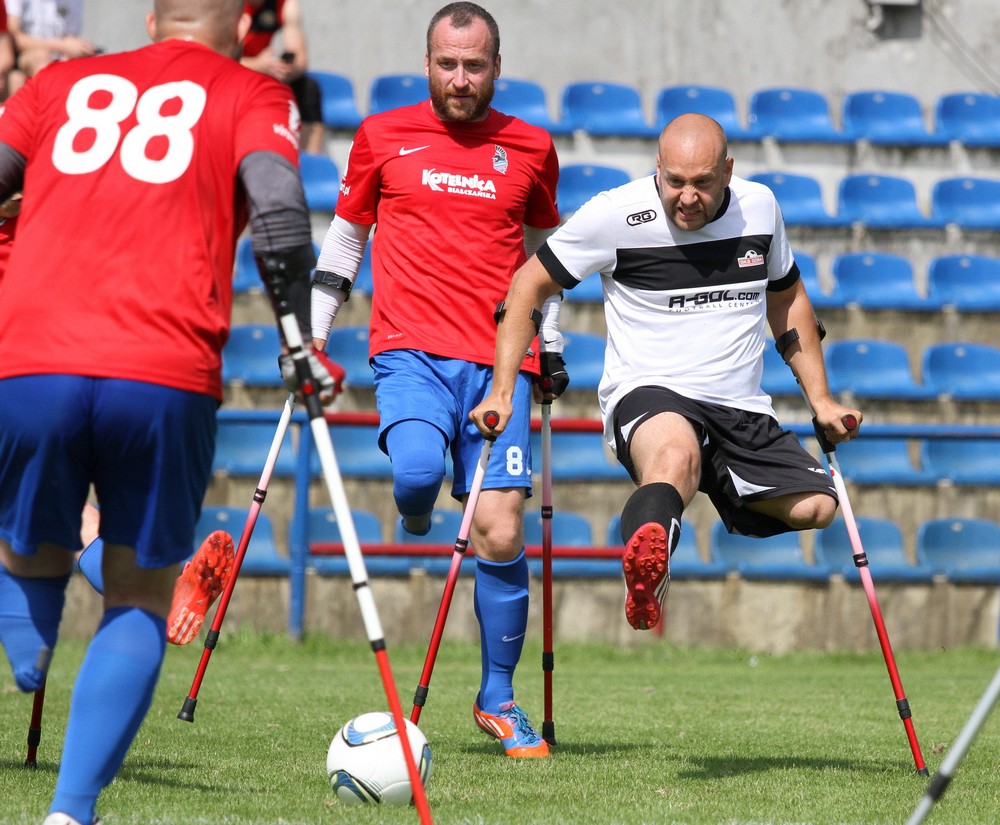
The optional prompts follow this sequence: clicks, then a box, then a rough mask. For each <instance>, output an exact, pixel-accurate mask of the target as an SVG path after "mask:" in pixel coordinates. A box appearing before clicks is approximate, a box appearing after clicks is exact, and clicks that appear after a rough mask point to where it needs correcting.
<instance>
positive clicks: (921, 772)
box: [917, 768, 931, 776]
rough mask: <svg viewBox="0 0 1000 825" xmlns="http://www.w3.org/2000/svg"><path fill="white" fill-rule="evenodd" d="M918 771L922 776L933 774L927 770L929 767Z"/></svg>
mask: <svg viewBox="0 0 1000 825" xmlns="http://www.w3.org/2000/svg"><path fill="white" fill-rule="evenodd" d="M917 773H918V774H920V776H930V775H931V773H930V771H929V770H927V768H921V769H920V770H918V771H917Z"/></svg>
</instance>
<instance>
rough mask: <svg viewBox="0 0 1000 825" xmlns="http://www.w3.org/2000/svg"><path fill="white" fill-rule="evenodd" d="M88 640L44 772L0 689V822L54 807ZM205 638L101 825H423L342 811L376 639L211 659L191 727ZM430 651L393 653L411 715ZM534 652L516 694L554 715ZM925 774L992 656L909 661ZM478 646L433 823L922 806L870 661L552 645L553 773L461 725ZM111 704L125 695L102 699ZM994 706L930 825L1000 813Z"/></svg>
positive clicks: (971, 701)
mask: <svg viewBox="0 0 1000 825" xmlns="http://www.w3.org/2000/svg"><path fill="white" fill-rule="evenodd" d="M83 650H84V645H83V643H80V642H73V641H66V642H61V643H60V647H59V649H58V651H57V655H56V658H55V661H54V663H53V667H52V671H51V674H50V679H49V687H48V695H47V697H46V708H45V719H44V723H43V733H42V743H41V747H40V750H39V766H38V769H37V770H36V771H28V770H26V769H24V768H22V767H21V766H22V764H23V761H24V754H25V737H26V731H27V725H28V719H29V716H30V709H31V699H30V697H28V696H24V695H21V694H18V693H17V692H16V691H15V690H14V689H13V687H12V680H11V677H10V673H9V670H7V669H6V665H5V667H4V670H3V673H2V676H0V692H2V694H3V696H2V701H0V720H2V722H0V822H2V823H4V824H5V825H6V823H16V824H17V825H22V823H25V824H26V823H30V824H31V825H37V823H38V822H39V821H41V819H42V816H43V815H44V813H45V811H46V810H47V807H48V803H49V800H50V798H51V794H52V789H53V786H54V783H55V778H56V765H57V761H58V757H59V752H60V748H61V743H62V738H63V733H64V729H65V719H66V715H67V712H68V705H69V694H70V690H71V680H72V678H73V676H74V674H75V673H76V670H77V667H78V666H79V662H80V659H81V658H82V655H83ZM201 651H202V648H201V642H200V641H196V642H195V643H194V644H192V645H191V646H189V647H186V648H170V649H169V650H168V655H167V659H166V661H165V663H164V669H163V675H162V678H161V681H160V685H159V688H158V691H157V694H156V698H155V700H154V703H153V707H152V710H151V711H150V715H149V717H148V718H147V720H146V723H145V724H144V726H143V728H142V730H141V731H140V732H139V736H138V738H137V740H136V743H135V745H134V746H133V748H132V750H131V752H130V754H129V757H128V759H127V760H126V762H125V765H124V768H123V770H122V771H121V773H120V775H119V777H118V778H117V779H116V780H115V782H113V783H112V784H111V786H110V787H109V788H108V789H107V790H106V791H105V792H104V794H103V795H102V797H101V799H100V800H99V803H98V811H99V812H100V813H101V815H102V816H103V817H104V820H105V822H106V825H125V823H129V825H133V824H135V825H138V824H139V823H142V824H143V825H159V824H160V823H162V824H163V825H167V823H170V824H171V825H172V824H173V823H192V824H193V823H213V824H214V823H233V824H234V825H235V824H237V823H238V824H239V825H249V824H250V823H296V824H298V823H303V824H304V823H316V825H320V823H322V825H329V823H346V824H347V825H354V823H402V822H406V823H413V822H416V821H417V816H416V812H415V811H414V810H413V809H412V808H409V809H408V808H390V807H384V808H374V807H371V808H349V807H346V806H344V805H341V804H339V803H337V802H336V801H335V800H334V797H333V793H332V791H331V789H330V786H329V783H328V782H327V779H326V773H325V757H326V749H327V746H328V744H329V741H330V739H331V737H332V736H333V733H334V732H335V731H336V730H337V728H338V727H339V726H340V725H341V724H342V723H343V722H344V721H346V720H347V719H348V718H349V717H351V716H355V715H357V714H359V713H362V712H364V711H368V710H378V709H384V708H385V707H386V702H385V696H384V694H383V692H382V687H381V683H380V681H379V679H378V671H377V669H376V667H375V661H374V656H373V655H372V652H371V650H370V648H369V647H368V645H367V644H364V643H359V642H334V641H330V640H327V639H323V638H309V639H307V641H305V642H304V643H302V644H294V643H292V642H289V641H287V640H285V639H284V638H281V637H261V636H254V635H250V634H244V633H242V632H234V633H233V634H231V635H229V636H227V635H226V634H225V633H223V638H222V641H221V643H220V645H219V647H218V648H217V649H216V651H215V653H214V654H213V656H212V659H211V663H210V665H209V667H208V671H207V673H206V676H205V681H204V683H203V685H202V688H201V691H200V694H199V701H198V707H197V710H196V713H195V722H194V724H187V723H184V722H181V721H179V720H178V719H177V718H176V716H177V712H178V710H180V707H181V704H182V702H183V700H184V697H185V696H187V693H188V691H189V689H190V686H191V680H192V678H193V676H194V672H195V668H196V666H197V662H198V657H199V656H200V655H201ZM423 653H424V651H423V649H422V648H419V647H416V646H410V647H399V648H397V649H392V648H390V651H389V654H390V658H391V661H392V664H393V669H394V671H395V675H396V679H397V685H398V688H399V693H400V695H401V697H402V702H403V707H404V712H408V711H409V708H410V700H411V698H412V691H413V688H414V687H415V685H416V682H417V679H418V677H419V674H420V668H421V665H422V662H423ZM540 660H541V652H540V648H539V646H538V645H537V644H536V645H534V646H531V645H529V646H528V647H527V648H526V650H525V655H524V658H523V660H522V665H521V668H520V669H519V672H518V680H517V684H516V687H517V689H518V699H519V702H520V703H521V704H522V705H524V706H525V707H526V708H527V709H528V710H529V712H530V713H531V716H532V719H533V720H534V721H535V723H536V725H539V726H540V725H541V721H542V699H541V688H542V678H541V668H540V666H539V665H537V664H536V663H539V662H540ZM897 662H898V665H899V668H900V672H901V675H902V678H903V683H904V685H905V687H906V689H907V695H908V697H909V699H910V702H911V705H912V707H913V712H914V726H915V728H916V731H917V734H918V735H919V737H920V742H921V747H922V748H923V753H924V757H925V759H926V761H927V765H928V767H929V769H930V771H931V773H933V772H934V771H936V770H937V768H938V767H939V766H940V764H941V761H942V759H943V758H944V754H945V752H946V748H947V746H948V745H950V744H951V743H952V742H953V741H954V738H955V737H956V735H957V734H958V732H959V730H961V728H962V725H964V724H965V722H966V720H967V719H968V717H969V714H970V713H971V711H972V708H973V707H974V706H975V703H976V702H977V701H978V700H979V698H980V696H981V695H982V693H983V691H984V690H985V688H986V686H987V684H988V683H989V680H990V678H991V677H992V675H993V673H994V671H995V669H996V667H997V664H998V657H997V654H996V652H995V651H983V650H941V651H937V652H932V653H906V654H903V655H897ZM478 682H479V651H478V648H477V647H476V646H475V645H469V644H464V643H462V644H451V643H446V644H444V645H443V646H442V648H441V651H440V654H439V657H438V661H437V665H436V668H435V671H434V679H433V681H432V683H431V688H430V694H429V697H428V701H427V705H426V707H425V708H424V711H423V715H422V717H421V728H422V729H423V730H424V732H425V733H426V735H427V737H428V739H429V740H430V743H431V747H432V749H433V759H434V762H433V769H434V773H433V776H432V778H431V781H430V784H429V787H428V799H429V801H430V805H431V809H432V812H433V814H434V819H435V822H438V823H470V824H472V823H476V824H478V823H483V825H485V824H486V823H505V824H506V823H574V825H575V823H602V824H603V823H622V825H642V823H727V824H728V823H733V824H734V825H735V823H817V824H819V823H901V822H904V821H905V820H906V819H907V817H908V816H909V815H910V813H911V812H912V811H913V808H914V807H915V805H916V804H917V802H918V801H919V799H920V798H921V797H922V795H923V793H924V791H925V789H926V780H925V779H923V778H921V777H919V776H917V775H916V773H915V771H914V765H913V760H912V757H911V754H910V750H909V747H908V745H907V741H906V736H905V733H904V729H903V725H902V723H901V722H900V720H899V717H898V715H897V713H896V708H895V703H894V701H893V696H892V689H891V686H890V683H889V679H888V676H887V673H886V669H885V664H884V662H883V660H882V657H881V655H880V654H878V653H876V654H872V655H867V654H866V655H853V654H836V655H822V654H794V655H787V656H780V657H778V656H767V655H757V656H753V655H751V654H748V653H745V652H741V651H736V650H690V649H677V648H672V647H670V646H668V645H666V644H664V645H655V644H651V645H648V646H643V647H641V648H639V649H630V650H619V649H616V648H613V647H610V646H606V645H583V644H572V645H569V644H567V645H560V646H558V647H557V650H556V669H555V673H554V686H555V702H554V704H555V712H554V714H553V715H554V718H555V726H556V735H557V738H558V740H559V746H558V748H557V749H556V754H555V756H554V758H552V759H549V760H528V761H515V760H511V759H507V758H505V757H503V756H501V754H500V750H499V746H498V745H497V744H496V743H495V742H494V741H493V740H490V739H489V738H487V737H486V736H484V735H482V734H480V733H479V732H478V731H477V730H476V729H475V727H474V725H473V723H472V719H471V705H472V700H473V698H474V696H475V692H476V689H477V687H478ZM108 701H109V702H110V703H113V702H114V697H108ZM998 764H1000V712H998V713H997V714H995V715H994V716H993V717H992V718H991V719H990V720H988V721H987V724H986V725H985V726H984V729H983V730H982V732H981V734H980V736H979V738H978V739H977V741H976V743H975V744H974V745H973V747H972V749H971V750H970V751H969V753H968V755H967V756H966V758H965V759H964V760H963V762H962V764H961V765H960V767H959V769H958V771H957V772H956V775H955V779H954V781H953V783H952V786H951V788H949V790H948V793H947V794H946V795H945V796H944V798H943V799H942V800H941V801H940V802H938V803H937V805H935V807H934V810H933V811H932V813H931V816H930V817H929V820H928V821H929V822H932V823H949V824H950V825H962V823H969V825H982V823H987V822H996V821H997V816H998V813H997V812H998V811H1000V773H998V771H997V765H998Z"/></svg>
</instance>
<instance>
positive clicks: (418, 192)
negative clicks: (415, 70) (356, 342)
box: [334, 101, 559, 373]
mask: <svg viewBox="0 0 1000 825" xmlns="http://www.w3.org/2000/svg"><path fill="white" fill-rule="evenodd" d="M558 177H559V161H558V159H557V157H556V152H555V148H554V147H553V145H552V139H551V138H550V137H549V135H548V133H547V132H545V131H544V130H543V129H539V128H537V127H535V126H529V125H528V124H527V123H524V122H523V121H521V120H518V119H517V118H514V117H510V116H508V115H504V114H501V113H499V112H496V111H491V112H490V115H489V117H488V118H487V119H486V120H484V121H481V122H478V123H446V122H444V121H442V120H440V119H439V118H438V117H437V116H436V115H435V114H434V112H433V110H432V109H431V105H430V103H429V102H428V101H425V102H423V103H418V104H417V105H415V106H406V107H403V108H401V109H394V110H391V111H388V112H384V113H382V114H378V115H373V116H371V117H369V118H367V119H366V120H365V121H364V122H363V123H362V124H361V127H360V129H359V130H358V132H357V134H356V135H355V137H354V145H353V146H352V147H351V153H350V157H349V159H348V164H347V169H346V170H345V172H344V179H343V181H342V184H341V195H340V199H339V201H338V203H337V214H338V215H340V216H341V217H342V218H344V219H345V220H348V221H352V222H354V223H361V224H372V223H377V224H378V226H376V228H375V233H374V239H373V242H372V243H373V246H372V275H373V278H374V295H373V298H372V313H371V352H372V354H373V355H375V354H377V353H379V352H383V351H385V350H390V349H415V350H420V351H422V352H429V353H433V354H435V355H440V356H443V357H446V358H457V359H461V360H463V361H471V362H474V363H478V364H492V363H493V359H494V343H495V341H496V323H495V322H494V320H493V312H494V310H495V309H496V305H497V303H498V302H499V301H501V300H503V299H504V297H505V296H506V295H507V288H508V287H509V286H510V279H511V276H512V275H513V274H514V271H515V270H516V269H517V268H518V267H519V266H520V265H521V264H522V263H524V260H525V255H524V229H523V226H524V224H527V225H528V226H534V227H538V228H542V229H548V228H551V227H554V226H557V225H558V224H559V213H558V210H557V209H556V204H555V200H556V182H557V180H558ZM533 351H534V352H537V346H536V347H534V348H533ZM334 355H335V354H334ZM537 364H538V359H537V356H534V357H531V358H529V359H527V360H526V362H525V368H526V369H530V370H531V371H532V372H536V373H537V372H538V366H537Z"/></svg>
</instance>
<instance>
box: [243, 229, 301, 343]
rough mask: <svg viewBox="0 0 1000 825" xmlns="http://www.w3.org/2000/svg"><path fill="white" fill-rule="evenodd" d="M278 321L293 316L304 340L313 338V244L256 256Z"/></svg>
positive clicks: (258, 267)
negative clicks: (311, 309)
mask: <svg viewBox="0 0 1000 825" xmlns="http://www.w3.org/2000/svg"><path fill="white" fill-rule="evenodd" d="M254 257H255V258H256V260H257V269H258V270H259V271H260V277H261V279H262V280H263V281H264V286H265V287H266V288H267V292H268V295H269V296H270V298H271V305H272V307H273V309H274V314H275V316H276V317H278V318H280V317H281V316H282V315H285V314H286V313H287V312H293V313H294V314H295V318H296V320H297V321H298V322H299V328H300V329H301V330H302V334H303V337H305V338H306V340H309V339H310V338H311V337H312V332H311V326H312V319H311V318H310V311H309V308H310V303H309V301H310V291H311V288H310V285H309V271H310V270H311V269H312V268H313V266H315V264H316V253H315V251H314V250H313V247H312V243H311V242H310V243H308V244H304V245H303V246H300V247H296V248H294V249H286V250H284V251H283V252H264V253H261V254H259V255H255V256H254Z"/></svg>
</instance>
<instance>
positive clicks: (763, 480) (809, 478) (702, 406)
mask: <svg viewBox="0 0 1000 825" xmlns="http://www.w3.org/2000/svg"><path fill="white" fill-rule="evenodd" d="M661 412H675V413H679V414H680V415H683V416H684V417H685V418H686V419H688V421H690V422H691V423H692V424H693V425H694V428H695V432H696V433H697V435H698V437H699V438H700V439H701V442H702V447H701V480H700V482H699V485H698V489H699V490H701V492H703V493H706V494H708V497H709V498H710V499H711V500H712V503H713V504H714V505H715V509H716V510H717V511H718V512H719V515H720V516H721V517H722V521H723V522H724V523H725V525H726V529H728V530H729V532H730V533H741V534H743V535H745V536H756V537H758V538H763V537H764V536H773V535H777V534H778V533H787V532H789V531H791V530H792V529H793V528H791V527H789V526H788V525H787V524H785V523H784V522H783V521H780V520H779V519H776V518H772V517H771V516H767V515H764V514H763V513H757V512H754V511H753V510H750V509H748V508H747V506H746V505H747V503H749V502H753V501H765V500H767V499H771V498H778V497H779V496H786V495H790V494H793V493H826V494H827V495H829V496H831V497H833V498H834V499H835V500H836V498H837V491H836V488H835V487H834V486H833V481H832V480H831V478H830V476H829V475H828V474H827V472H826V470H824V469H823V467H822V466H821V465H820V464H819V462H818V461H816V459H814V458H813V457H812V456H811V455H810V454H809V453H808V452H806V450H805V449H804V448H803V447H802V445H801V444H800V443H799V440H798V438H796V437H795V435H794V434H793V433H791V432H789V431H788V430H783V429H782V428H781V426H780V425H779V424H778V422H777V421H776V420H775V419H774V418H773V417H771V416H770V415H765V414H763V413H754V412H746V411H745V410H737V409H734V408H732V407H724V406H722V405H721V404H707V403H704V402H701V401H692V400H690V399H688V398H685V397H684V396H682V395H678V394H677V393H676V392H674V391H673V390H668V389H666V388H665V387H639V388H637V389H635V390H632V392H630V393H629V394H628V395H626V396H625V397H624V398H623V399H622V400H621V401H620V402H618V406H617V407H615V411H614V417H613V422H612V423H613V426H614V433H615V451H616V453H617V456H618V460H619V461H620V462H621V464H622V466H623V467H625V469H626V470H628V472H629V475H631V476H632V480H633V481H635V482H636V483H637V484H638V483H639V480H638V479H637V478H636V473H635V467H634V465H633V464H632V459H631V456H630V455H629V442H628V439H627V438H626V437H625V436H623V434H622V431H621V425H622V423H624V422H633V421H636V422H637V423H641V422H642V421H645V420H646V419H647V418H649V417H650V416H653V415H656V414H657V413H661ZM633 432H635V425H633V426H632V427H631V428H630V430H629V435H630V436H631V434H632V433H633Z"/></svg>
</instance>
